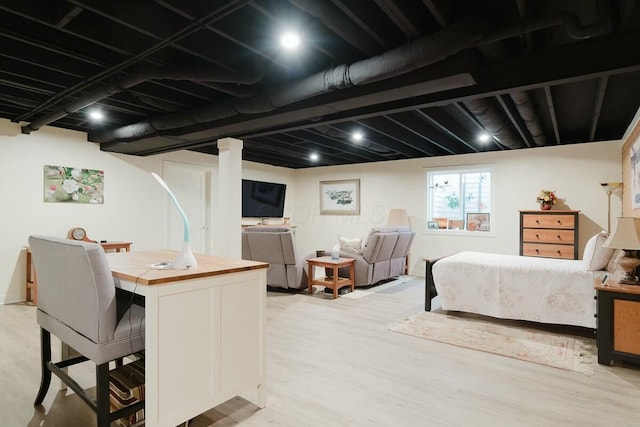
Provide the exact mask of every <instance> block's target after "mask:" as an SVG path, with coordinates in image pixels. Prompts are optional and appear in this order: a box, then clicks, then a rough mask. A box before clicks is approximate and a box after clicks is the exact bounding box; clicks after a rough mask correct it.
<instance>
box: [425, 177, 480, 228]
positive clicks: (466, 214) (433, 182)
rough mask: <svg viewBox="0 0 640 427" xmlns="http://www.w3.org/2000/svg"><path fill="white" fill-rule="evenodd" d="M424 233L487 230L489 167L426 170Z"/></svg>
mask: <svg viewBox="0 0 640 427" xmlns="http://www.w3.org/2000/svg"><path fill="white" fill-rule="evenodd" d="M426 195H427V197H426V199H427V211H426V212H427V213H426V218H425V220H426V225H427V227H426V228H427V229H428V230H466V231H473V232H475V231H484V232H488V231H491V168H490V167H486V166H484V167H475V166H469V167H466V168H464V169H429V170H427V171H426Z"/></svg>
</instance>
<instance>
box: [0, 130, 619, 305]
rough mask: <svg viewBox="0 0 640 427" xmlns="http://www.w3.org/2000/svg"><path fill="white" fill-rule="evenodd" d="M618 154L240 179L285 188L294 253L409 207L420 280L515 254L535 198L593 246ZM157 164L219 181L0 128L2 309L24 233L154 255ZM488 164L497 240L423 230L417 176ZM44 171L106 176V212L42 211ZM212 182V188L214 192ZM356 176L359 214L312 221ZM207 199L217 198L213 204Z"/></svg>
mask: <svg viewBox="0 0 640 427" xmlns="http://www.w3.org/2000/svg"><path fill="white" fill-rule="evenodd" d="M621 144H622V143H621V142H620V141H614V142H603V143H589V144H576V145H568V146H560V147H546V148H536V149H526V150H518V151H505V152H495V153H481V154H470V155H462V156H448V157H438V158H424V159H414V160H402V161H392V162H382V163H369V164H360V165H351V166H334V167H318V168H309V169H300V170H291V169H286V168H278V167H273V166H267V165H262V164H258V163H252V162H243V178H247V179H254V180H262V181H272V182H281V183H285V184H287V195H286V202H285V216H288V217H291V220H292V222H293V223H294V224H296V225H297V226H298V228H297V231H296V240H297V245H298V251H299V252H308V251H312V250H316V249H329V248H331V247H332V246H333V245H334V244H335V243H337V240H338V236H340V235H342V236H348V237H358V236H361V237H365V236H366V235H367V233H368V231H369V229H370V228H371V227H374V226H380V225H383V224H384V223H385V221H386V219H387V214H388V212H389V209H392V208H405V209H407V210H408V212H409V215H410V216H411V221H412V224H413V228H414V229H415V230H417V231H418V234H417V236H416V241H415V243H414V245H413V248H412V252H411V253H412V257H411V266H410V270H411V273H412V274H418V275H419V274H423V273H424V265H423V263H422V261H421V259H422V257H424V256H438V255H444V254H448V253H452V252H456V251H461V250H480V251H488V252H497V253H511V254H517V253H518V239H519V234H518V220H519V217H518V210H519V209H537V205H536V203H535V197H536V196H537V194H538V192H539V190H540V189H541V188H550V189H554V190H556V192H557V193H558V195H559V196H560V197H561V198H565V199H566V202H567V204H568V206H569V208H571V209H578V210H581V211H582V214H581V218H580V221H581V222H580V227H581V232H580V246H581V250H582V247H583V246H584V244H585V242H586V240H587V239H588V237H589V236H591V235H592V234H594V233H595V232H597V231H598V230H599V229H602V228H606V223H607V200H606V194H605V192H604V191H603V190H602V188H601V186H600V185H599V183H600V182H605V181H621V180H622V172H621V163H620V149H621ZM163 161H172V162H181V163H188V164H196V165H206V166H211V167H212V168H213V169H214V171H217V162H218V158H217V157H216V156H211V155H205V154H200V153H193V152H188V151H180V152H176V153H168V154H163V155H157V156H149V157H135V156H127V155H120V154H112V153H106V152H101V151H100V150H99V148H98V146H97V145H96V144H94V143H91V142H88V141H87V140H86V135H85V134H83V133H80V132H74V131H69V130H63V129H57V128H52V127H45V128H43V129H41V130H39V131H38V132H34V133H32V134H31V135H21V134H20V126H19V125H18V124H16V123H10V122H9V121H7V120H0V166H2V169H1V170H2V177H3V179H2V180H0V200H1V201H2V202H1V204H0V227H1V228H0V259H2V263H0V303H3V302H4V303H10V302H16V301H22V300H24V299H25V297H26V291H25V285H24V282H25V252H24V250H23V247H24V245H26V244H27V238H28V236H29V235H31V234H48V235H56V236H61V237H64V236H66V234H67V231H68V230H69V229H70V228H71V227H75V226H81V227H84V228H85V229H86V230H87V232H88V234H89V237H90V238H92V239H96V240H128V241H132V242H133V246H132V249H133V250H147V249H156V248H159V247H162V232H161V231H162V215H161V214H160V212H161V211H162V203H163V200H165V198H164V193H163V191H162V189H161V188H160V187H159V186H158V185H157V183H156V182H155V181H154V180H153V178H152V177H151V175H150V174H149V172H156V173H158V174H162V169H163V168H162V164H163ZM485 163H491V164H493V165H494V168H495V169H494V175H493V176H492V179H493V180H494V181H495V183H496V185H495V190H496V197H494V202H495V206H494V208H495V210H494V226H495V227H494V228H495V234H494V235H493V236H492V237H463V236H440V235H434V234H427V233H426V232H423V229H424V221H423V215H424V207H423V206H424V198H423V191H424V188H423V182H424V168H425V167H434V166H456V165H462V164H485ZM47 164H49V165H60V166H75V167H81V168H90V169H100V170H103V171H104V172H105V202H104V204H102V205H80V204H65V203H44V202H43V197H42V195H43V188H42V187H43V166H44V165H47ZM213 175H214V176H213V177H212V181H214V182H212V186H211V188H212V191H213V192H216V191H217V189H216V182H215V173H214V174H213ZM354 178H357V179H360V185H361V198H362V199H361V214H360V215H357V216H326V215H319V181H324V180H336V179H354ZM212 200H213V201H216V200H217V198H216V197H215V194H214V195H213V197H212ZM611 200H612V208H613V214H612V217H613V218H614V220H613V221H612V224H614V223H615V217H616V216H619V215H620V212H621V208H620V199H619V197H618V196H617V195H614V196H613V197H612V199H611ZM214 203H215V202H214ZM217 209H224V206H213V207H212V216H213V218H215V215H216V212H217ZM213 224H214V229H213V230H212V239H213V244H212V245H211V247H213V248H215V247H216V246H217V245H220V244H224V242H217V241H216V238H215V222H213ZM175 249H179V248H175Z"/></svg>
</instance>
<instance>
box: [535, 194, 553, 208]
mask: <svg viewBox="0 0 640 427" xmlns="http://www.w3.org/2000/svg"><path fill="white" fill-rule="evenodd" d="M536 202H538V203H539V204H540V209H542V210H545V211H548V210H549V209H551V207H552V206H553V205H555V204H556V203H557V202H558V196H556V193H555V191H554V190H540V194H538V197H537V198H536Z"/></svg>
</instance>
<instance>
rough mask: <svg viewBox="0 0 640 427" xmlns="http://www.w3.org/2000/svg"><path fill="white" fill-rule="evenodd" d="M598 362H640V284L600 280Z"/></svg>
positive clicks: (598, 298)
mask: <svg viewBox="0 0 640 427" xmlns="http://www.w3.org/2000/svg"><path fill="white" fill-rule="evenodd" d="M595 289H596V292H597V300H598V303H597V311H598V314H597V316H598V318H597V319H598V325H597V327H598V330H597V345H598V363H600V364H603V365H611V362H612V361H614V360H621V361H625V362H633V363H640V286H634V285H621V284H620V283H618V282H617V281H615V280H609V281H608V282H607V283H606V285H602V283H601V282H600V281H599V280H598V281H597V282H596V285H595Z"/></svg>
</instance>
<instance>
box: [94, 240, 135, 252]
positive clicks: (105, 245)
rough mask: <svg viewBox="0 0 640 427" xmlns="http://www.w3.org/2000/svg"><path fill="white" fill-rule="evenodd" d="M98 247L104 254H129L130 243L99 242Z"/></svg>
mask: <svg viewBox="0 0 640 427" xmlns="http://www.w3.org/2000/svg"><path fill="white" fill-rule="evenodd" d="M100 246H102V249H104V251H105V252H109V251H116V252H122V251H125V252H131V242H100Z"/></svg>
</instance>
